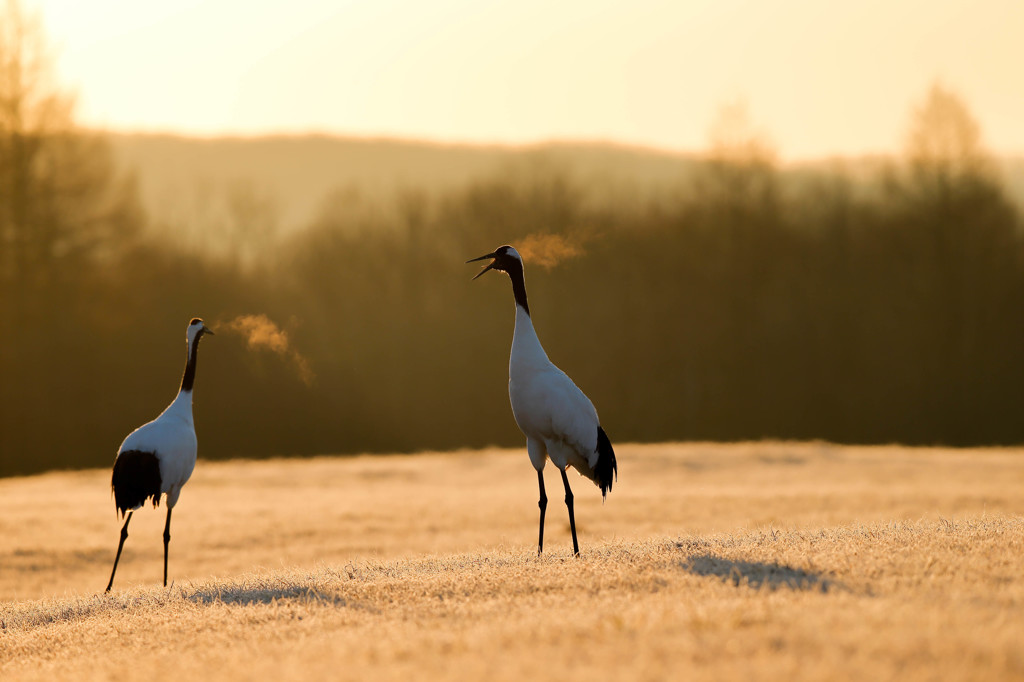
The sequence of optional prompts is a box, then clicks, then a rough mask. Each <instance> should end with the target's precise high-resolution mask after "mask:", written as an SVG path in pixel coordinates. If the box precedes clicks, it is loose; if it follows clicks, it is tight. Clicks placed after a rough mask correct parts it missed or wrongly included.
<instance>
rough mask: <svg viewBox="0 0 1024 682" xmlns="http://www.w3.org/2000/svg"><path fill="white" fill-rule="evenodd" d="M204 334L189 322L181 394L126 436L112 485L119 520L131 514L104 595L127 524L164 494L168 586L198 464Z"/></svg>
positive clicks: (196, 321)
mask: <svg viewBox="0 0 1024 682" xmlns="http://www.w3.org/2000/svg"><path fill="white" fill-rule="evenodd" d="M204 334H213V332H212V331H210V330H209V329H207V328H206V326H205V325H203V321H202V320H201V319H199V318H198V317H196V318H193V319H192V321H191V322H189V323H188V330H187V332H186V339H187V344H188V351H187V355H186V358H187V359H186V362H185V374H184V375H183V376H182V378H181V388H180V389H179V390H178V395H177V397H176V398H175V399H174V401H173V402H171V404H170V405H168V406H167V409H165V410H164V411H163V412H161V413H160V416H159V417H157V418H156V419H154V420H153V421H151V422H149V423H147V424H143V425H142V426H140V427H139V428H137V429H135V430H134V431H132V432H131V433H129V434H128V437H127V438H125V439H124V442H123V443H121V447H120V448H118V450H117V459H116V460H115V461H114V474H113V476H112V477H111V481H110V483H111V486H112V488H113V490H114V504H115V505H116V507H117V511H118V512H120V514H121V516H124V515H125V513H126V512H127V514H128V516H127V518H126V519H125V522H124V526H122V527H121V541H120V542H119V543H118V545H117V555H116V556H115V557H114V568H113V570H111V571H110V582H108V583H107V589H106V591H107V592H109V591H110V588H111V586H113V584H114V573H116V572H117V562H118V561H119V560H120V559H121V550H122V549H123V548H124V541H125V539H126V538H127V537H128V524H129V523H130V522H131V520H132V514H133V513H135V510H136V509H138V508H139V507H141V506H142V505H143V504H145V502H146V501H147V500H150V499H151V500H152V501H153V506H154V507H156V506H158V505H159V504H160V496H161V495H163V494H166V495H167V497H166V504H167V523H166V524H164V587H167V548H168V545H169V544H170V542H171V510H172V509H174V505H175V504H176V503H177V502H178V495H179V494H181V487H182V486H183V485H185V482H186V481H188V479H189V476H191V475H192V470H193V469H194V468H195V466H196V449H197V443H196V430H195V426H194V425H193V423H192V385H193V383H194V382H195V379H196V355H197V353H198V351H199V340H200V339H201V338H203V335H204Z"/></svg>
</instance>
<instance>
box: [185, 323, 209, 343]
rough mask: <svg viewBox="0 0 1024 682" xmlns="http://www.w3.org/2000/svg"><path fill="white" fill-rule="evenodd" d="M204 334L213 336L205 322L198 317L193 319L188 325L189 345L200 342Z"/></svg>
mask: <svg viewBox="0 0 1024 682" xmlns="http://www.w3.org/2000/svg"><path fill="white" fill-rule="evenodd" d="M203 334H213V331H212V330H211V329H208V328H207V327H206V325H204V324H203V321H202V320H201V319H199V318H198V317H193V318H192V321H191V322H189V323H188V343H189V345H192V343H193V342H195V341H198V340H199V339H200V338H201V337H202V336H203Z"/></svg>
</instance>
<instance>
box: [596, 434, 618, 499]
mask: <svg viewBox="0 0 1024 682" xmlns="http://www.w3.org/2000/svg"><path fill="white" fill-rule="evenodd" d="M594 474H595V475H596V476H597V485H599V486H600V487H601V498H602V499H605V498H607V497H608V492H609V491H610V490H611V489H612V481H613V479H614V480H616V481H617V480H618V479H619V464H618V462H616V461H615V450H613V449H612V443H611V441H610V440H608V434H606V433H605V432H604V429H602V428H601V427H600V426H598V427H597V466H595V467H594Z"/></svg>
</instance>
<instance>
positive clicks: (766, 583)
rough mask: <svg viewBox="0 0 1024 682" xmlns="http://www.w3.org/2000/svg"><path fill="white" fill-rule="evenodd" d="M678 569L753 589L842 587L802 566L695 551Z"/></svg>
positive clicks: (801, 589)
mask: <svg viewBox="0 0 1024 682" xmlns="http://www.w3.org/2000/svg"><path fill="white" fill-rule="evenodd" d="M680 565H681V566H682V568H683V569H684V570H686V571H689V572H690V573H693V574H694V575H700V576H715V577H717V578H721V579H722V580H724V581H730V582H732V584H733V585H735V586H737V587H739V586H740V585H744V584H745V585H747V586H748V587H752V588H753V589H755V590H759V589H761V588H766V589H769V590H778V589H781V588H785V589H789V590H800V591H813V592H831V591H833V590H837V589H843V587H844V586H843V584H842V583H840V582H837V581H835V580H830V579H829V578H827V577H825V576H823V575H820V574H818V573H810V572H808V571H805V570H803V569H802V568H794V567H792V566H786V565H783V564H779V563H770V564H769V563H764V562H760V561H739V560H736V559H726V558H723V557H717V556H714V555H711V554H698V555H694V556H691V557H689V558H688V559H686V560H685V561H683V562H681V564H680Z"/></svg>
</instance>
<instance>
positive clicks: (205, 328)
mask: <svg viewBox="0 0 1024 682" xmlns="http://www.w3.org/2000/svg"><path fill="white" fill-rule="evenodd" d="M203 333H204V334H209V335H210V336H217V335H216V334H214V333H213V330H212V329H210V328H209V327H203Z"/></svg>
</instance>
